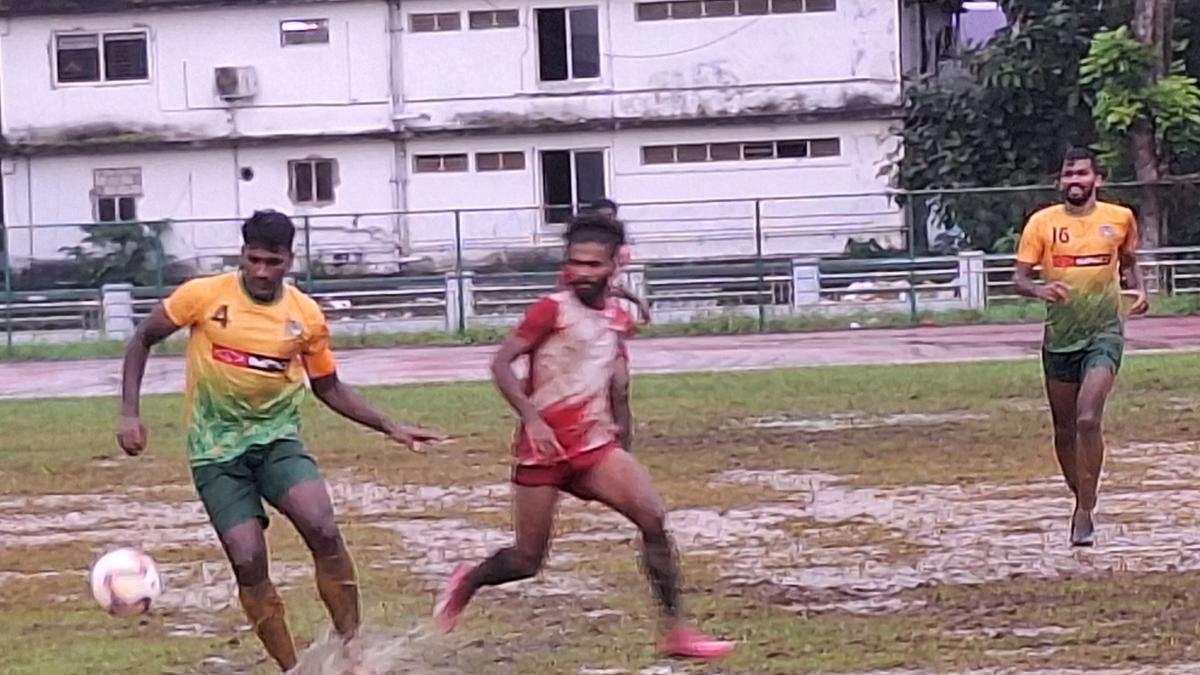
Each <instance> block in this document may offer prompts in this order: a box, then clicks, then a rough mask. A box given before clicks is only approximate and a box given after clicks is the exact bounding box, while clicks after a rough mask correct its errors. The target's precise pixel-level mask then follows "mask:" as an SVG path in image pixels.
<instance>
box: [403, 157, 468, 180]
mask: <svg viewBox="0 0 1200 675" xmlns="http://www.w3.org/2000/svg"><path fill="white" fill-rule="evenodd" d="M450 157H461V158H462V159H463V165H462V166H463V168H461V169H447V168H446V159H447V158H450ZM434 158H436V159H437V160H438V169H437V171H427V170H425V169H420V168H418V167H419V165H420V162H421V160H423V159H425V160H429V159H434ZM470 171H471V153H469V152H424V153H421V154H419V155H417V154H414V155H413V158H412V172H413V173H414V174H430V175H435V176H440V175H443V174H447V173H469V172H470Z"/></svg>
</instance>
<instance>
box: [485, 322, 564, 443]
mask: <svg viewBox="0 0 1200 675" xmlns="http://www.w3.org/2000/svg"><path fill="white" fill-rule="evenodd" d="M534 346H535V345H534V343H533V342H531V341H529V340H526V339H525V338H522V337H520V336H519V335H517V334H515V333H513V334H510V335H509V336H508V337H507V338H505V339H504V342H503V343H501V344H500V349H499V350H498V351H497V352H496V355H495V356H494V357H492V381H493V382H495V383H496V388H497V389H499V390H500V395H501V396H503V397H504V400H505V401H507V402H508V404H509V405H510V406H512V409H513V410H514V411H515V412H516V413H517V415H519V416H520V418H521V421H522V422H523V423H524V427H525V433H526V434H528V436H529V440H530V441H531V442H532V443H533V446H534V447H535V448H536V449H537V451H538V453H539V454H541V455H542V456H543V457H561V456H563V454H564V453H563V449H562V446H560V445H559V444H558V439H556V438H555V437H554V431H552V430H551V429H550V426H549V425H548V424H546V421H545V420H543V419H542V415H541V413H540V412H538V409H537V406H535V405H534V404H533V401H530V400H529V397H528V396H526V395H525V390H524V387H523V386H522V384H521V380H520V378H518V377H517V374H516V373H515V372H513V367H512V364H513V362H514V361H516V360H517V359H519V358H521V357H522V356H524V355H526V354H528V353H530V352H531V351H533V348H534Z"/></svg>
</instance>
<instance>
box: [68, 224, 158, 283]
mask: <svg viewBox="0 0 1200 675" xmlns="http://www.w3.org/2000/svg"><path fill="white" fill-rule="evenodd" d="M80 228H81V229H82V230H83V231H84V232H85V233H87V236H86V237H84V239H83V241H82V242H81V243H80V245H79V246H65V247H63V248H62V249H60V251H61V252H62V253H66V254H67V255H69V256H70V257H71V258H72V259H73V260H74V261H75V264H76V265H78V277H79V281H80V282H81V283H82V284H83V285H85V286H92V287H98V286H101V285H103V284H113V283H131V284H137V285H151V284H155V283H157V282H158V281H159V280H160V279H161V275H162V273H163V270H164V269H165V268H166V267H167V266H168V265H170V264H171V263H172V262H173V258H172V257H171V256H169V255H167V254H166V253H165V252H164V251H163V246H162V237H163V235H164V234H166V233H167V231H168V230H169V229H170V222H169V221H158V222H146V223H95V224H88V225H81V226H80Z"/></svg>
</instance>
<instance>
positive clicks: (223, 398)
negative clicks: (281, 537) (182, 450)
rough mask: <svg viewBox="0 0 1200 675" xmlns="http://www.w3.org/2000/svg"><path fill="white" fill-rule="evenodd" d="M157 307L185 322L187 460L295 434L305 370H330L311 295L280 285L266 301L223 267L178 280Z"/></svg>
mask: <svg viewBox="0 0 1200 675" xmlns="http://www.w3.org/2000/svg"><path fill="white" fill-rule="evenodd" d="M163 307H164V309H165V310H166V314H167V318H169V319H170V320H171V321H172V322H173V323H174V324H175V325H177V326H180V327H186V328H189V329H190V336H189V338H188V344H187V390H186V393H185V397H186V398H185V406H186V412H187V414H188V418H189V419H188V441H187V445H188V457H189V459H190V461H191V463H192V465H193V466H199V465H203V464H213V463H217V462H224V461H228V460H230V459H234V458H235V457H237V456H239V455H241V454H242V453H243V452H245V451H246V450H248V449H249V448H251V447H253V446H256V445H262V444H265V443H270V442H271V441H276V440H281V439H296V440H298V439H299V435H300V405H301V403H302V402H303V400H304V393H305V374H306V373H307V375H308V376H309V377H311V378H319V377H324V376H326V375H330V374H332V373H333V372H334V371H335V370H336V364H335V362H334V358H333V353H332V352H331V351H330V349H329V328H328V326H327V325H326V324H325V317H324V315H323V314H322V313H321V309H320V307H318V306H317V303H316V302H315V301H313V299H312V298H310V297H308V296H307V295H305V294H304V293H302V292H301V291H299V290H297V289H296V288H293V287H291V286H286V285H285V286H284V287H283V291H282V292H281V293H280V296H279V297H278V298H277V299H276V300H275V301H274V302H271V303H262V302H259V301H256V300H254V299H253V298H252V297H251V296H250V294H249V293H248V292H247V291H246V290H245V287H244V286H243V285H242V278H241V275H240V273H238V272H231V273H228V274H221V275H217V276H212V277H206V278H202V279H195V280H192V281H189V282H187V283H185V284H183V285H182V286H180V287H179V288H177V289H176V290H175V292H174V293H172V294H171V295H170V297H168V298H167V299H166V300H164V301H163Z"/></svg>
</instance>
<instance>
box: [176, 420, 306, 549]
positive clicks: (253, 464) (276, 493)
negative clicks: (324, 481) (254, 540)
mask: <svg viewBox="0 0 1200 675" xmlns="http://www.w3.org/2000/svg"><path fill="white" fill-rule="evenodd" d="M320 478H321V472H320V471H318V470H317V462H316V460H314V459H313V458H312V456H311V455H309V454H308V453H307V452H306V451H305V450H304V445H303V444H301V443H300V441H297V440H292V439H283V440H278V441H274V442H272V443H268V444H267V445H257V446H254V447H252V448H250V449H249V450H247V451H246V452H244V453H242V454H241V455H239V456H238V457H235V458H234V459H231V460H229V461H227V462H220V463H218V464H202V465H200V466H194V467H192V480H193V481H194V482H195V484H196V492H197V493H198V494H199V495H200V501H201V502H203V503H204V510H205V511H207V512H208V518H209V520H211V521H212V524H213V527H215V528H216V530H217V533H218V534H223V533H225V532H226V531H228V530H229V528H231V527H233V526H234V525H238V524H240V523H244V522H245V521H247V520H250V519H251V518H258V519H259V520H261V521H262V524H263V527H266V526H267V525H269V524H270V519H269V518H267V511H266V509H265V508H263V503H262V500H263V499H266V500H267V501H268V502H270V504H271V505H272V506H274V507H276V508H279V500H281V499H282V498H283V496H284V495H285V494H287V491H288V490H290V489H291V488H292V486H293V485H296V484H297V483H303V482H304V481H309V480H318V479H320Z"/></svg>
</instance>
